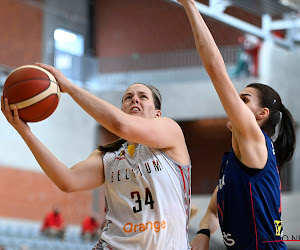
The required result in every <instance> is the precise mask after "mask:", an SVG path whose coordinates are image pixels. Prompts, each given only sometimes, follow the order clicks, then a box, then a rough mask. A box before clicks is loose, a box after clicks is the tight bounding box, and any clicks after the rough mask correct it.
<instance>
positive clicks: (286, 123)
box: [274, 105, 296, 171]
mask: <svg viewBox="0 0 300 250" xmlns="http://www.w3.org/2000/svg"><path fill="white" fill-rule="evenodd" d="M280 112H281V114H282V115H281V124H280V127H279V132H278V136H277V139H276V141H275V142H274V147H275V152H276V158H277V163H278V168H279V171H280V170H281V169H282V168H283V167H284V165H285V163H286V162H288V161H289V160H290V159H291V158H292V156H293V153H294V150H295V144H296V133H295V126H294V121H293V117H292V115H291V113H290V111H289V110H288V109H286V108H285V107H284V105H282V107H281V109H280Z"/></svg>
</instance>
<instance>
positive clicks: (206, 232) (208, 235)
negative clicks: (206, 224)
mask: <svg viewBox="0 0 300 250" xmlns="http://www.w3.org/2000/svg"><path fill="white" fill-rule="evenodd" d="M198 234H204V235H206V236H207V237H208V238H210V230H209V229H208V228H202V229H200V230H199V231H198V232H197V233H196V235H198Z"/></svg>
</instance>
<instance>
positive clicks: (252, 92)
mask: <svg viewBox="0 0 300 250" xmlns="http://www.w3.org/2000/svg"><path fill="white" fill-rule="evenodd" d="M240 98H241V100H242V101H243V102H244V103H245V104H246V105H247V107H248V108H249V109H250V110H251V111H252V112H253V114H254V115H255V117H257V115H258V114H259V113H260V112H261V107H260V105H259V103H260V100H259V93H258V91H257V90H256V89H255V88H251V87H247V88H245V89H244V90H243V91H241V93H240ZM227 127H228V128H229V130H230V131H232V124H231V122H230V120H228V122H227Z"/></svg>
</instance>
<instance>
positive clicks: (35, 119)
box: [34, 94, 58, 120]
mask: <svg viewBox="0 0 300 250" xmlns="http://www.w3.org/2000/svg"><path fill="white" fill-rule="evenodd" d="M52 95H56V94H51V95H49V96H52ZM49 96H47V97H49ZM56 96H57V95H56ZM57 98H58V97H57ZM43 100H45V99H42V100H40V101H38V102H36V103H35V104H37V103H39V102H41V101H43ZM55 100H56V99H54V101H53V102H52V104H51V106H50V107H49V108H48V109H47V110H46V111H45V112H44V113H43V114H42V115H40V116H39V117H37V118H36V119H34V120H39V119H40V118H41V117H42V116H43V115H45V114H46V113H47V112H48V111H49V110H50V109H51V108H52V107H53V105H54V103H55ZM55 109H56V108H55ZM55 109H54V110H55Z"/></svg>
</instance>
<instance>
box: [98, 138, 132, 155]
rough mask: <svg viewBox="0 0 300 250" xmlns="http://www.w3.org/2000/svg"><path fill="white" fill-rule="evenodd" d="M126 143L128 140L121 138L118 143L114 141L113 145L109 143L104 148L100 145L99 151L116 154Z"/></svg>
mask: <svg viewBox="0 0 300 250" xmlns="http://www.w3.org/2000/svg"><path fill="white" fill-rule="evenodd" d="M125 142H126V140H124V139H122V138H119V139H118V140H116V141H113V142H111V143H108V144H106V145H104V146H102V145H98V147H97V148H98V150H99V151H102V152H104V153H106V152H114V151H117V150H119V149H120V147H121V146H122V145H123V144H124V143H125Z"/></svg>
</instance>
